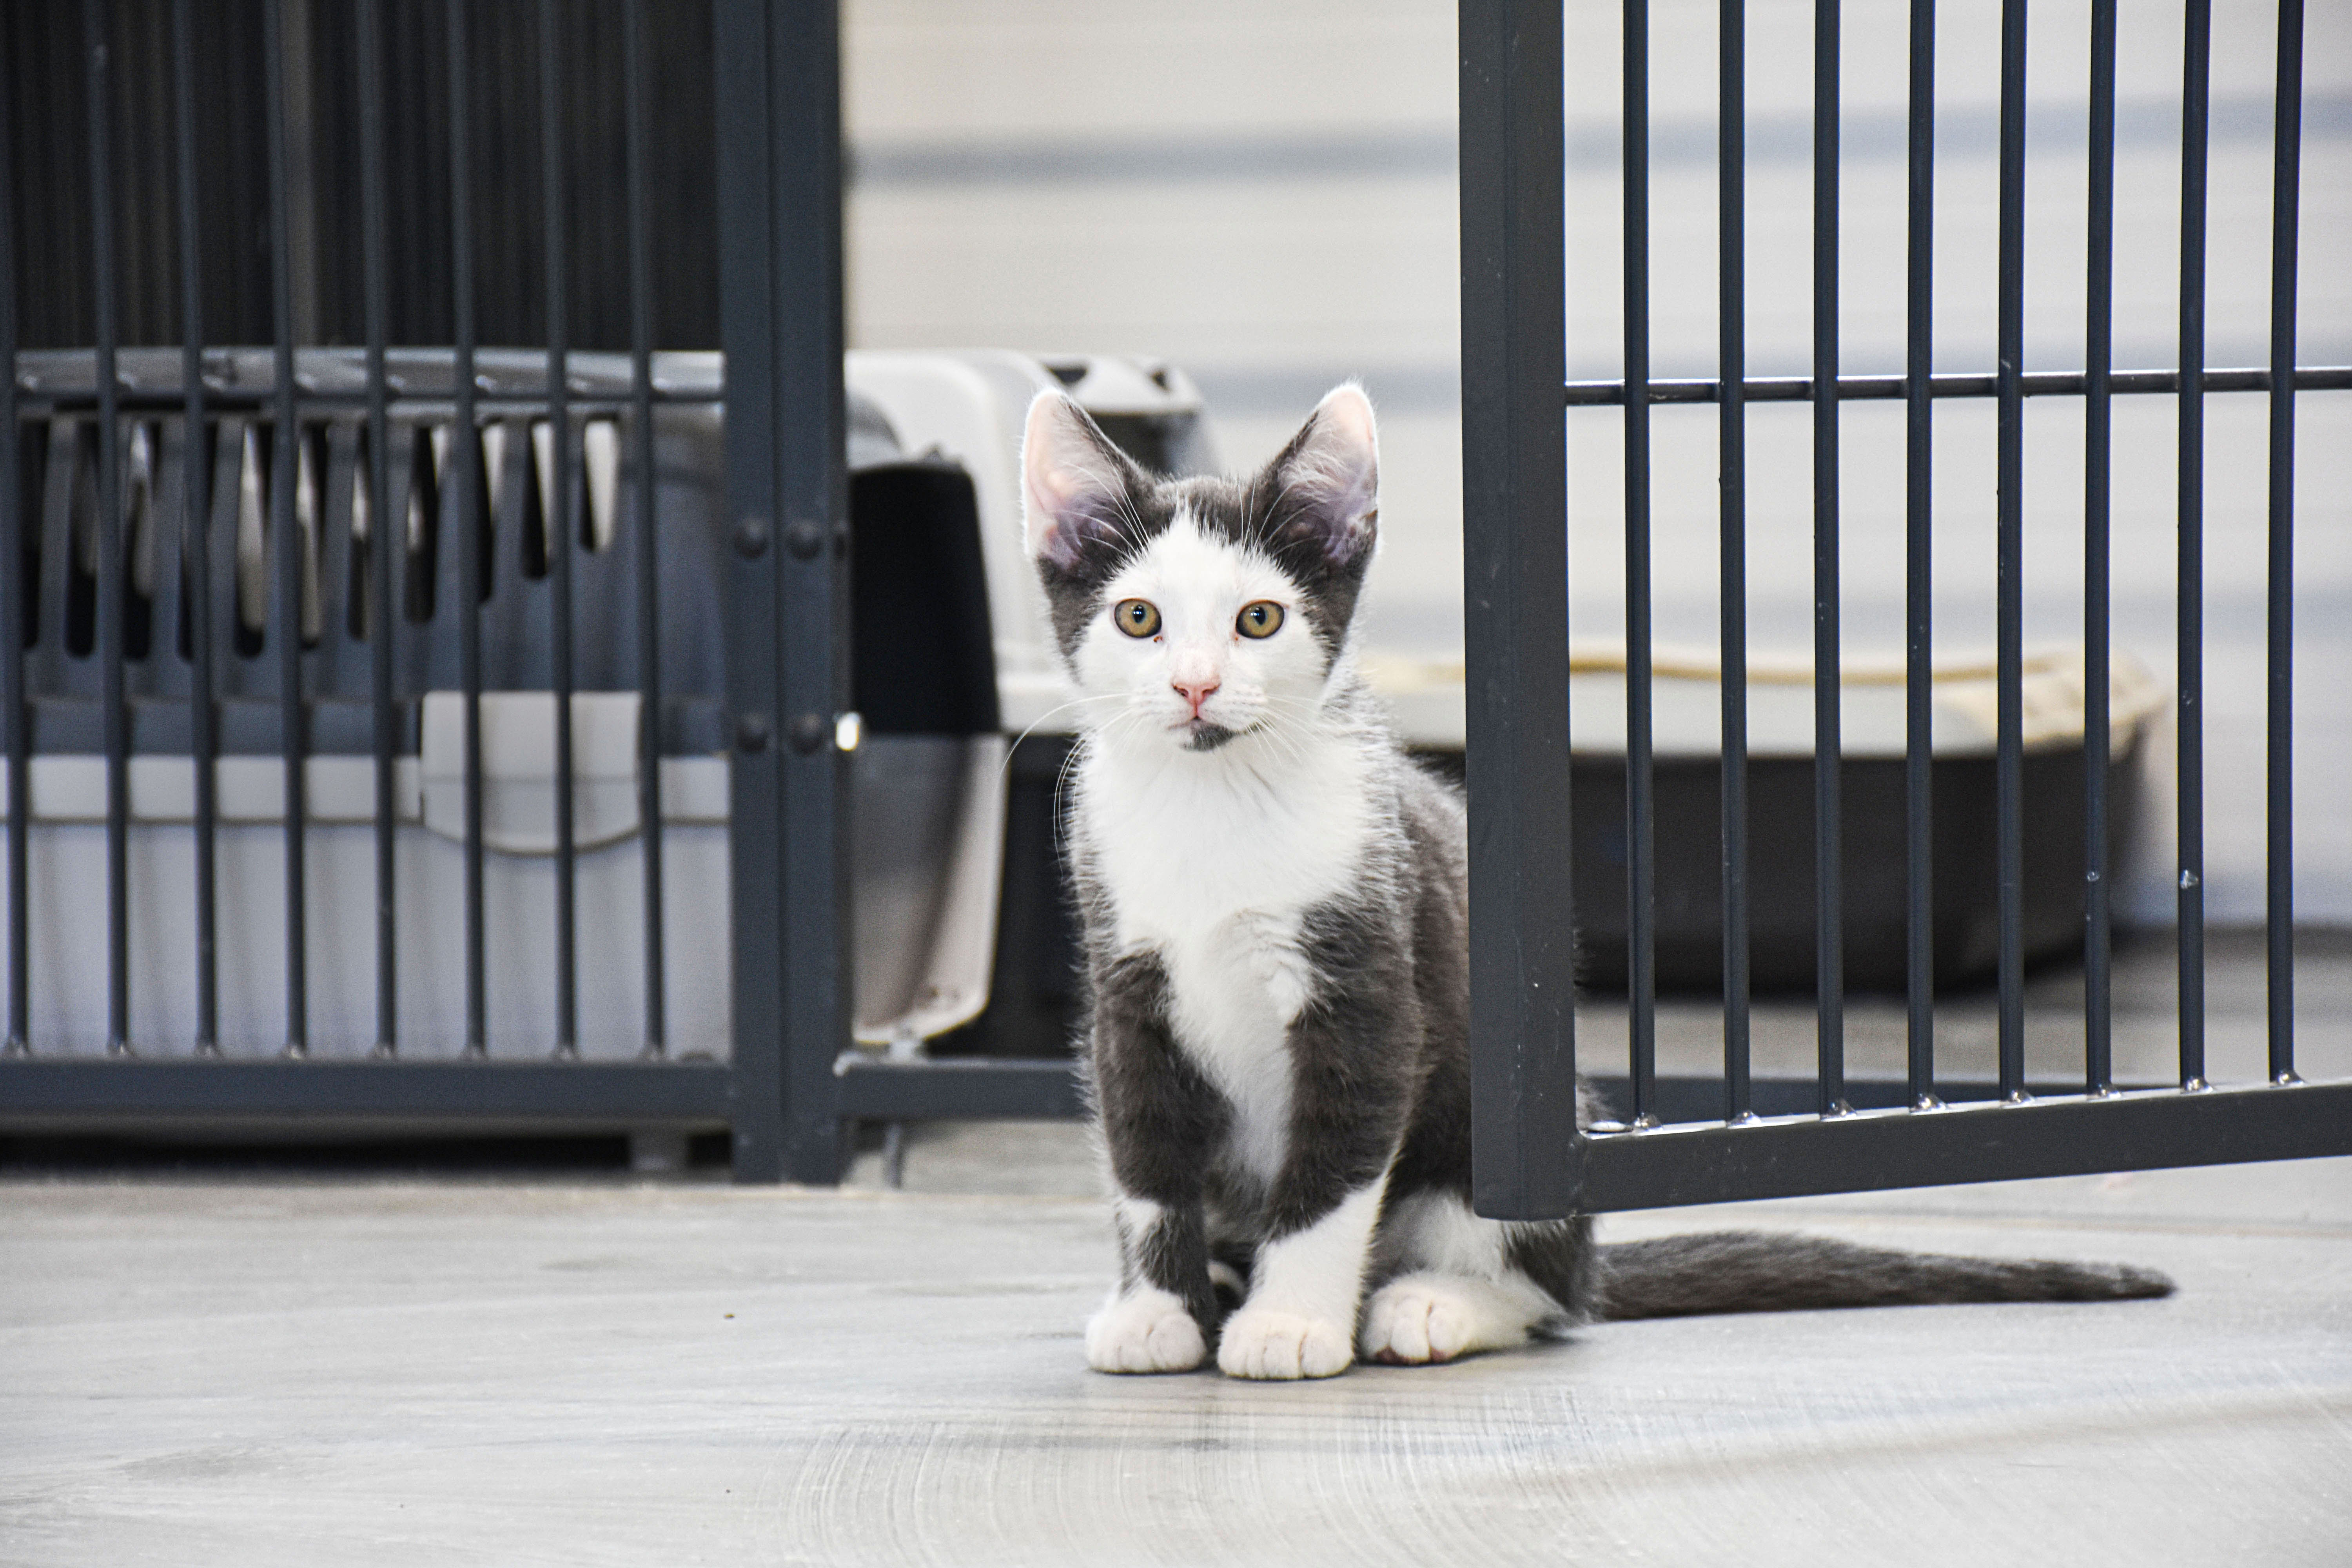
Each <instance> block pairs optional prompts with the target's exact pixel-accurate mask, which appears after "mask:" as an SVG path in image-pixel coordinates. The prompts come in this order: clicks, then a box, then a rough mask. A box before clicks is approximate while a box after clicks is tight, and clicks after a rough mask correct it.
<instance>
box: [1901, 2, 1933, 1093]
mask: <svg viewBox="0 0 2352 1568" xmlns="http://www.w3.org/2000/svg"><path fill="white" fill-rule="evenodd" d="M1910 66H1911V79H1910V92H1911V101H1910V145H1909V149H1908V151H1909V156H1910V167H1909V176H1910V183H1909V189H1908V191H1907V193H1906V197H1907V201H1908V211H1907V214H1906V217H1907V233H1906V242H1907V245H1908V251H1909V254H1908V256H1907V258H1906V293H1907V297H1906V300H1905V307H1906V319H1905V323H1904V333H1905V346H1904V352H1905V358H1906V364H1905V374H1904V382H1905V385H1904V396H1905V402H1906V407H1905V410H1904V416H1905V417H1904V474H1903V510H1904V670H1903V686H1904V692H1903V699H1904V701H1903V735H1904V740H1903V826H1904V898H1905V922H1904V925H1905V929H1904V943H1905V952H1904V960H1905V989H1906V996H1905V1001H1906V1019H1905V1023H1906V1041H1905V1044H1906V1056H1907V1058H1908V1067H1909V1073H1910V1089H1911V1103H1912V1104H1914V1105H1923V1106H1924V1105H1931V1104H1933V1103H1934V1102H1935V1099H1936V930H1935V921H1936V899H1935V867H1936V859H1935V818H1934V810H1935V804H1934V802H1935V796H1934V789H1935V770H1934V763H1935V709H1934V698H1933V695H1932V692H1931V690H1930V682H1931V681H1932V680H1933V679H1934V674H1935V635H1934V634H1935V599H1934V578H1933V574H1934V571H1935V556H1934V548H1935V487H1934V478H1935V468H1934V464H1935V439H1936V420H1935V405H1934V402H1933V400H1932V398H1931V396H1930V395H1929V391H1928V387H1929V384H1930V382H1931V381H1932V380H1933V379H1934V375H1935V357H1936V356H1935V309H1936V292H1935V267H1936V255H1935V242H1936V0H1911V38H1910Z"/></svg>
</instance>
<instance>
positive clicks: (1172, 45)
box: [845, 0, 2352, 923]
mask: <svg viewBox="0 0 2352 1568" xmlns="http://www.w3.org/2000/svg"><path fill="white" fill-rule="evenodd" d="M2123 10H2124V15H2123V18H2122V24H2121V33H2120V45H2119V51H2120V67H2119V71H2120V79H2119V84H2118V100H2119V107H2118V116H2117V119H2118V136H2117V141H2118V152H2117V174H2116V190H2117V202H2118V214H2117V236H2116V248H2117V276H2116V363H2117V365H2118V367H2119V368H2129V367H2140V366H2148V367H2153V366H2168V365H2171V364H2175V363H2178V344H2177V338H2176V321H2177V319H2178V316H2177V302H2176V299H2175V293H2174V291H2175V289H2177V286H2178V283H2177V279H2178V271H2177V267H2178V260H2179V95H2180V76H2181V57H2180V47H2181V36H2180V18H2179V9H2178V7H2177V6H2175V5H2158V4H2146V5H2140V4H2135V5H2126V6H2125V7H2124V8H2123ZM1846 11H1847V19H1846V24H1845V32H1844V72H1843V88H1842V91H1843V102H1844V106H1845V114H1846V124H1845V129H1844V134H1843V175H1842V182H1841V184H1842V195H1843V203H1844V209H1845V226H1844V238H1843V244H1844V255H1843V267H1842V287H1843V300H1842V307H1841V331H1842V334H1843V342H1844V357H1845V368H1846V370H1847V371H1849V372H1899V371H1900V370H1901V369H1902V366H1903V355H1904V336H1903V334H1904V314H1903V301H1904V264H1905V251H1904V206H1903V201H1904V190H1905V157H1906V152H1905V139H1904V138H1905V132H1904V110H1905V93H1906V47H1907V20H1906V17H1907V11H1908V8H1907V7H1906V6H1903V5H1896V4H1895V3H1893V0H1882V3H1879V4H1872V5H1850V6H1848V7H1847V8H1846ZM1938 11H1939V24H1938V83H1937V85H1938V92H1939V98H1940V101H1939V108H1938V121H1937V153H1938V158H1937V163H1938V166H1937V256H1936V261H1937V335H1936V344H1937V347H1936V363H1937V369H1938V370H1940V371H1989V370H1990V369H1991V368H1992V365H1993V333H1994V289H1995V284H1996V276H1995V272H1994V246H1995V218H1996V213H1995V193H1996V184H1995V180H1996V174H1997V170H1996V165H1995V151H1996V148H1995V135H1996V129H1997V118H1996V115H1997V109H1998V103H1999V19H2000V5H1999V0H1944V4H1943V5H1940V6H1939V7H1938ZM1651 13H1652V37H1653V61H1654V70H1653V76H1652V87H1651V93H1652V105H1653V115H1654V130H1653V148H1654V153H1653V175H1652V187H1653V195H1654V218H1653V235H1654V239H1653V256H1654V267H1653V282H1652V287H1653V297H1654V326H1655V336H1654V351H1653V354H1654V367H1655V374H1660V375H1668V376H1673V375H1685V376H1705V375H1710V374H1714V368H1715V331H1716V326H1715V297H1716V296H1715V290H1716V275H1715V265H1714V261H1715V253H1716V230H1715V210H1716V209H1715V181H1716V168H1715V144H1716V127H1715V83H1716V52H1715V51H1716V26H1715V18H1716V15H1717V7H1716V5H1715V4H1714V0H1653V3H1652V5H1651ZM1620 16H1621V10H1620V7H1618V6H1616V5H1610V4H1607V3H1605V0H1569V5H1568V38H1569V45H1568V47H1569V63H1568V82H1567V91H1568V103H1569V116H1570V127H1569V167H1570V176H1569V178H1570V256H1569V260H1570V329H1569V330H1570V340H1569V358H1570V374H1571V375H1572V376H1577V377H1595V378H1597V377H1605V376H1613V375H1615V374H1618V371H1619V367H1620V357H1619V356H1620V343H1621V337H1620V334H1621V327H1620V318H1619V315H1618V310H1617V305H1618V300H1619V298H1620V294H1619V290H1620V289H1621V286H1622V283H1621V274H1620V250H1619V247H1620V244H1621V238H1620V230H1619V226H1618V214H1619V201H1620V195H1619V186H1618V130H1617V126H1618V115H1619V97H1618V94H1619V89H1620V69H1621V67H1620V64H1619V56H1618V47H1619V43H1620V32H1619V26H1620ZM845 22H846V33H845V62H846V63H845V113H846V116H847V123H848V134H849V137H850V139H851V142H852V145H853V148H854V162H853V169H854V176H855V177H854V183H853V185H852V187H851V191H852V194H851V198H850V223H849V279H850V331H851V337H852V341H853V342H856V343H859V344H862V345H869V346H891V347H896V346H908V347H913V346H920V345H925V344H941V343H964V342H986V343H998V344H1005V345H1010V346H1023V347H1034V348H1041V349H1064V348H1068V349H1094V350H1124V351H1134V352H1139V353H1159V354H1165V355H1167V356H1169V357H1170V358H1171V359H1174V360H1177V361H1179V362H1180V363H1182V364H1183V365H1184V366H1185V367H1186V368H1187V369H1188V370H1189V371H1191V372H1192V374H1193V375H1194V376H1195V378H1196V379H1197V380H1198V381H1199V382H1200V384H1201V385H1202V388H1203V390H1204V391H1205V392H1206V393H1207V394H1208V395H1209V396H1210V398H1211V399H1212V402H1213V407H1214V410H1215V412H1216V413H1217V415H1218V416H1219V421H1220V426H1221V428H1222V431H1223V437H1224V444H1225V448H1226V449H1225V458H1226V460H1227V462H1228V463H1229V464H1232V465H1234V466H1237V467H1238V466H1244V465H1247V464H1252V463H1255V462H1257V461H1259V460H1261V459H1262V458H1265V456H1266V455H1268V454H1269V453H1270V452H1271V451H1272V450H1273V449H1274V448H1275V447H1276V445H1277V444H1278V443H1279V441H1280V440H1281V438H1282V437H1283V436H1284V435H1285V434H1286V432H1287V430H1288V429H1289V428H1290V427H1292V426H1295V424H1296V423H1297V420H1298V419H1299V418H1301V417H1302V416H1304V415H1305V414H1306V412H1307V409H1308V408H1309V407H1311V406H1312V405H1313V403H1314V400H1315V398H1316V397H1317V396H1318V395H1320V394H1321V393H1322V392H1323V390H1325V389H1326V388H1327V387H1328V385H1329V384H1331V383H1332V382H1334V381H1336V380H1338V379H1339V378H1341V377H1343V376H1347V375H1360V376H1362V377H1363V378H1364V380H1365V382H1366V384H1368V385H1369V386H1370V390H1371V393H1372V395H1373V398H1374V400H1375V402H1376V403H1377V404H1378V405H1379V406H1380V408H1381V415H1382V436H1383V443H1384V446H1383V457H1384V459H1385V464H1386V476H1385V477H1386V480H1387V489H1388V493H1387V497H1386V500H1385V502H1384V505H1383V507H1382V513H1381V517H1382V524H1383V529H1384V532H1385V540H1384V543H1383V555H1382V558H1381V563H1380V564H1379V566H1378V567H1377V568H1376V569H1375V573H1374V581H1375V587H1374V591H1373V595H1372V597H1371V600H1370V607H1369V609H1368V611H1367V616H1368V618H1369V631H1370V635H1371V636H1372V637H1376V638H1378V639H1380V640H1381V641H1382V642H1383V643H1384V644H1386V645H1387V646H1390V647H1397V648H1399V649H1401V650H1402V651H1407V652H1412V653H1416V654H1420V655H1423V656H1424V657H1430V658H1458V657H1459V648H1460V637H1461V599H1460V574H1461V566H1460V544H1459V532H1460V523H1461V489H1460V430H1459V422H1458V415H1457V412H1456V410H1457V391H1458V386H1459V360H1458V342H1457V335H1456V326H1457V318H1456V305H1457V287H1458V285H1457V275H1456V235H1457V227H1456V215H1455V208H1454V202H1455V185H1454V64H1455V62H1454V11H1453V7H1452V6H1451V5H1447V4H1445V3H1444V0H1247V3H1244V0H1202V3H1196V4H1193V5H1185V6H1181V7H1176V6H1168V5H1155V4H1144V3H1141V0H1098V3H1097V4H1093V5H1087V6H1069V5H1060V4H1054V3H1050V0H988V3H985V4H973V3H962V4H950V3H947V0H849V3H848V4H847V5H846V6H845ZM2275 26H2276V11H2275V8H2274V0H2217V4H2216V5H2215V8H2214V24H2213V39H2214V46H2213V78H2212V81H2213V89H2212V90H2213V115H2212V120H2213V138H2212V153H2211V157H2212V163H2211V190H2212V195H2211V213H2210V244H2211V258H2210V294H2209V301H2210V303H2209V321H2210V348H2209V353H2208V363H2209V364H2210V365H2212V366H2214V367H2217V368H2219V367H2223V366H2231V365H2258V364H2261V363H2264V362H2265V360H2266V354H2267V350H2266V344H2267V331H2268V321H2269V268H2270V220H2269V215H2270V191H2271V153H2270V126H2271V115H2272V86H2273V68H2274V59H2273V38H2274V36H2275V35H2274V28H2275ZM2307 26H2308V36H2307V42H2306V46H2305V47H2306V63H2305V148H2304V177H2303V232H2304V242H2303V272H2302V289H2301V301H2302V342H2303V349H2302V358H2303V362H2304V363H2307V364H2308V363H2325V364H2344V363H2352V9H2347V8H2346V7H2343V6H2338V5H2312V6H2310V7H2309V19H2308V23H2307ZM2088 40H2089V7H2088V0H2042V4H2038V5H2035V6H2034V8H2033V11H2032V58H2031V64H2030V67H2029V89H2028V97H2029V100H2030V105H2031V107H2030V112H2029V167H2028V184H2027V203H2028V214H2027V224H2028V241H2027V244H2028V260H2027V266H2028V279H2027V368H2028V369H2030V370H2041V369H2049V370H2060V369H2079V368H2080V366H2081V364H2082V353H2083V346H2082V345H2083V299H2084V259H2083V258H2084V184H2083V175H2082V170H2081V165H2080V156H2081V151H2082V148H2083V145H2084V134H2085V132H2084V121H2085V116H2086V104H2087V89H2086V87H2085V85H2084V83H2085V80H2086V76H2087V59H2088ZM1811 64H1812V35H1811V5H1809V4H1806V3H1805V0H1751V3H1750V5H1749V7H1748V106H1749V115H1748V149H1749V154H1748V156H1749V163H1748V178H1749V188H1748V205H1749V252H1748V279H1749V303H1748V321H1749V348H1748V355H1749V369H1750V374H1805V373H1806V372H1807V370H1808V369H1809V366H1810V353H1811V349H1810V343H1811V316H1810V300H1811V250H1810V240H1809V237H1810V233H1811V140H1810V137H1811V118H1810V116H1811V96H1812V71H1811ZM2266 417H2267V416H2266V409H2265V403H2264V400H2263V398H2261V397H2259V396H2250V395H2216V396H2213V397H2211V398H2210V399H2209V403H2208V416H2207V423H2208V447H2207V465H2208V468H2207V472H2208V483H2207V500H2206V583H2207V602H2206V617H2207V633H2206V681H2207V700H2208V716H2207V721H2206V723H2207V731H2206V733H2207V739H2208V754H2207V764H2206V765H2207V790H2208V822H2207V839H2208V847H2207V854H2208V896H2209V909H2210V917H2211V918H2213V919H2215V920H2221V921H2248V920H2255V919H2258V918H2260V915H2261V910H2262V899H2263V875H2262V852H2263V664H2262V660H2263V637H2264V624H2265V623H2264V608H2263V562H2264V552H2265V549H2266V545H2265V540H2266V537H2267V535H2266V521H2265V518H2266V512H2265V504H2266V502H2265V496H2266V484H2267V479H2266V477H2265V476H2266V472H2267V469H2266V461H2265V446H2264V441H2265V437H2264V430H2265V420H2266ZM1654 418H1655V422H1656V423H1655V434H1654V442H1655V451H1656V479H1655V490H1656V495H1655V518H1654V531H1653V558H1654V574H1655V578H1656V583H1657V626H1658V633H1659V636H1660V637H1662V638H1664V639H1671V640H1675V641H1681V642H1695V643H1702V644H1711V643H1712V642H1713V641H1714V638H1715V635H1716V630H1715V628H1716V624H1717V621H1716V616H1717V602H1716V594H1715V584H1716V575H1715V573H1716V566H1715V559H1716V557H1715V551H1716V497H1715V480H1716V467H1715V439H1716V437H1715V415H1714V411H1713V409H1712V408H1711V407H1703V406H1702V407H1691V408H1682V409H1663V410H1660V411H1659V412H1658V413H1657V415H1656V416H1654ZM1751 419H1752V421H1753V423H1752V425H1751V427H1750V448H1749V450H1750V475H1749V509H1750V542H1749V553H1748V560H1749V583H1750V605H1749V614H1750V625H1751V628H1752V639H1753V640H1752V646H1753V647H1754V650H1755V651H1756V652H1758V653H1759V654H1766V653H1795V654H1803V653H1805V652H1807V651H1808V650H1809V649H1810V647H1811V630H1810V626H1811V455H1810V444H1809V443H1810V415H1809V413H1808V412H1807V411H1806V410H1805V409H1804V408H1803V407H1802V406H1800V405H1780V406H1774V407H1762V408H1757V409H1754V410H1752V411H1751ZM2175 419H2176V405H2175V404H2174V402H2173V400H2172V399H2169V398H2164V397H2140V398H2132V399H2119V400H2118V402H2117V406H2116V420H2115V426H2116V478H2115V502H2114V505H2115V517H2114V539H2115V605H2116V609H2115V626H2116V632H2115V637H2116V645H2117V647H2120V648H2124V649H2127V650H2129V651H2130V652H2132V653H2134V654H2136V655H2137V656H2138V657H2139V658H2142V659H2144V660H2146V661H2147V663H2148V664H2149V665H2151V666H2152V667H2154V668H2156V669H2157V670H2158V672H2159V673H2160V674H2163V675H2164V676H2166V678H2167V679H2169V675H2170V672H2171V670H2172V668H2173V665H2174V659H2173V647H2174V635H2173V629H2172V614H2173V607H2172V606H2173V587H2174V531H2173V530H2174V519H2175V510H2174V508H2175V502H2174V496H2175V489H2174V484H2175V480H2174V472H2175V469H2174V457H2175V449H2174V430H2175ZM1619 423H1620V421H1619V416H1617V415H1616V414H1615V413H1614V412H1612V411H1608V410H1594V411H1591V412H1588V413H1580V414H1579V415H1577V416H1575V417H1574V418H1573V419H1572V421H1571V424H1570V470H1571V472H1570V487H1571V516H1570V539H1571V568H1570V583H1571V593H1572V595H1573V605H1574V615H1575V630H1576V632H1577V633H1578V635H1580V636H1586V635H1591V636H1605V635H1611V634H1614V633H1618V632H1620V631H1622V626H1623V596H1622V595H1623V586H1622V584H1623V565H1624V558H1623V524H1622V488H1621V487H1622V461H1621V458H1620V456H1619V449H1618V439H1619ZM1902 432H1903V411H1902V408H1901V406H1900V405H1892V404H1882V405H1859V406H1854V407H1851V408H1849V409H1848V411H1847V412H1846V415H1845V424H1844V442H1843V476H1842V489H1843V496H1844V506H1845V510H1844V527H1843V611H1844V616H1845V625H1846V627H1847V646H1848V649H1849V652H1850V654H1852V655H1856V656H1874V655H1876V656H1895V655H1899V653H1900V651H1901V647H1902V641H1901V633H1902V616H1903V517H1902V496H1903V477H1904V474H1903V461H1904V459H1903V442H1902ZM2301 432H2302V435H2301V442H2300V464H2299V475H2298V494H2299V498H2300V499H2299V509H2298V531H2297V552H2298V563H2297V574H2298V593H2297V671H2298V677H2297V679H2298V686H2297V746H2298V753H2297V767H2296V787H2297V812H2296V827H2297V835H2298V846H2297V861H2298V868H2299V877H2300V881H2299V889H2298V893H2299V909H2300V912H2301V913H2302V915H2303V917H2304V918H2305V920H2306V921H2328V922H2337V923H2341V922H2345V921H2352V784H2347V780H2352V395H2347V394H2342V393H2337V394H2321V395H2305V397H2304V399H2303V400H2302V422H2301ZM2027 441H2028V447H2027V477H2026V498H2025V500H2026V509H2027V510H2026V527H2027V584H2026V594H2027V637H2028V641H2029V644H2030V645H2037V646H2038V645H2049V644H2053V643H2064V642H2070V641H2079V639H2080V637H2081V607H2080V606H2081V597H2080V595H2081V591H2082V581H2083V563H2082V517H2081V506H2082V500H2081V498H2082V485H2083V466H2082V409H2081V405H2080V404H2079V402H2077V401H2074V400H2068V399H2057V398H2053V399H2048V400H2037V401H2035V402H2033V403H2031V404H2029V405H2028V432H2027ZM1936 465H1937V467H1936V479H1937V485H1936V500H1937V555H1936V572H1937V601H1936V618H1937V648H1938V651H1939V653H1942V654H1949V655H1955V656H1965V655H1968V654H1970V653H1974V652H1977V651H1979V650H1989V649H1990V647H1991V641H1992V612H1993V600H1992V591H1993V533H1992V529H1993V493H1992V473H1993V409H1992V406H1991V405H1990V403H1989V402H1983V403H1969V404H1946V405H1941V406H1939V408H1938V410H1937V453H1936ZM2151 741H2152V744H2151V745H2150V747H2149V749H2148V760H2149V763H2150V773H2151V782H2152V783H2154V784H2156V786H2157V788H2156V790H2155V792H2154V798H2153V799H2152V801H2151V805H2150V810H2149V812H2148V816H2147V823H2146V827H2147V833H2146V834H2145V835H2144V842H2143V843H2142V844H2141V845H2140V846H2139V847H2138V853H2137V855H2136V857H2135V868H2134V875H2133V878H2132V881H2131V885H2130V887H2129V888H2128V889H2127V897H2126V905H2125V908H2126V912H2127V914H2128V915H2129V917H2130V918H2132V919H2135V920H2137V921H2143V922H2147V923H2159V922H2163V921H2168V920H2169V919H2170V917H2171V910H2172V892H2171V887H2170V881H2171V870H2170V866H2169V859H2170V850H2169V847H2168V846H2169V836H2170V822H2171V813H2172V805H2171V796H2170V793H2169V777H2170V771H2171V764H2170V757H2171V749H2172V738H2171V735H2170V733H2169V731H2168V729H2165V730H2162V731H2159V732H2158V733H2157V734H2156V735H2154V736H2152V737H2151Z"/></svg>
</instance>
